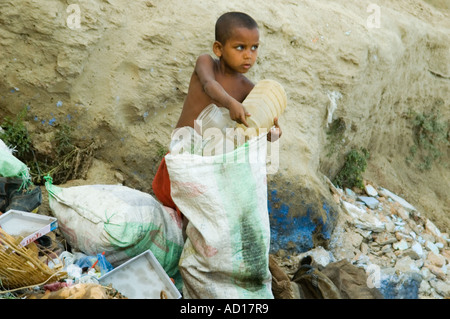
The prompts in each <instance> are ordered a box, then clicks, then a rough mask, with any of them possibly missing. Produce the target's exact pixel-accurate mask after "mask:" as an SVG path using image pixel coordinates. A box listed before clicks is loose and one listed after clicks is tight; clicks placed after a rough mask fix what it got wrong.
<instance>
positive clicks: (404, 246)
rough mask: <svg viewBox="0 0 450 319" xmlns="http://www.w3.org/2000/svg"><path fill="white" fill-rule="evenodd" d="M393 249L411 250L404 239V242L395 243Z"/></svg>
mask: <svg viewBox="0 0 450 319" xmlns="http://www.w3.org/2000/svg"><path fill="white" fill-rule="evenodd" d="M392 247H393V248H394V249H396V250H406V249H408V248H409V245H408V243H407V242H406V240H404V239H402V240H400V241H398V242H396V243H394V244H393V245H392Z"/></svg>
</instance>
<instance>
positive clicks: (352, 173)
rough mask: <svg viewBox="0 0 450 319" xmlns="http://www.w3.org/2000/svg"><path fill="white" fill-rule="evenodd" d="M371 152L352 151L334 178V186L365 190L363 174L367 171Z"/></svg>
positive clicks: (363, 150)
mask: <svg viewBox="0 0 450 319" xmlns="http://www.w3.org/2000/svg"><path fill="white" fill-rule="evenodd" d="M368 158H369V151H368V150H366V149H365V148H361V149H360V150H357V149H352V150H351V151H350V152H348V153H347V155H346V156H345V163H344V166H343V167H342V168H341V170H340V171H339V172H338V174H337V175H336V177H335V178H334V181H333V182H334V184H336V185H337V186H339V187H342V188H343V187H348V188H352V187H358V188H360V189H363V188H364V182H363V178H362V173H364V171H365V170H366V167H367V159H368Z"/></svg>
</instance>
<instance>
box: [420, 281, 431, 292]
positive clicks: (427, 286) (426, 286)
mask: <svg viewBox="0 0 450 319" xmlns="http://www.w3.org/2000/svg"><path fill="white" fill-rule="evenodd" d="M419 293H422V294H425V295H430V294H431V286H430V284H429V283H428V281H427V280H422V282H421V283H420V287H419Z"/></svg>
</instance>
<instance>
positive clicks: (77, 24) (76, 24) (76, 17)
mask: <svg viewBox="0 0 450 319" xmlns="http://www.w3.org/2000/svg"><path fill="white" fill-rule="evenodd" d="M66 12H67V13H69V15H68V16H67V19H66V23H67V27H68V28H69V29H71V30H77V29H80V28H81V9H80V6H79V5H78V4H70V5H69V6H68V7H67V8H66Z"/></svg>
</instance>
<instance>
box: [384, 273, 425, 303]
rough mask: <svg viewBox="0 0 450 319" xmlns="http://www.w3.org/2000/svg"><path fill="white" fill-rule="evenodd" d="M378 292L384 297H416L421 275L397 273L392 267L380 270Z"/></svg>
mask: <svg viewBox="0 0 450 319" xmlns="http://www.w3.org/2000/svg"><path fill="white" fill-rule="evenodd" d="M380 281H381V284H380V288H379V290H380V292H381V293H382V294H383V296H384V298H386V299H417V298H418V296H419V287H420V284H421V281H422V276H421V275H420V274H419V273H414V272H410V273H401V274H399V275H398V274H397V272H396V269H394V268H385V269H382V271H381V280H380Z"/></svg>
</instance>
